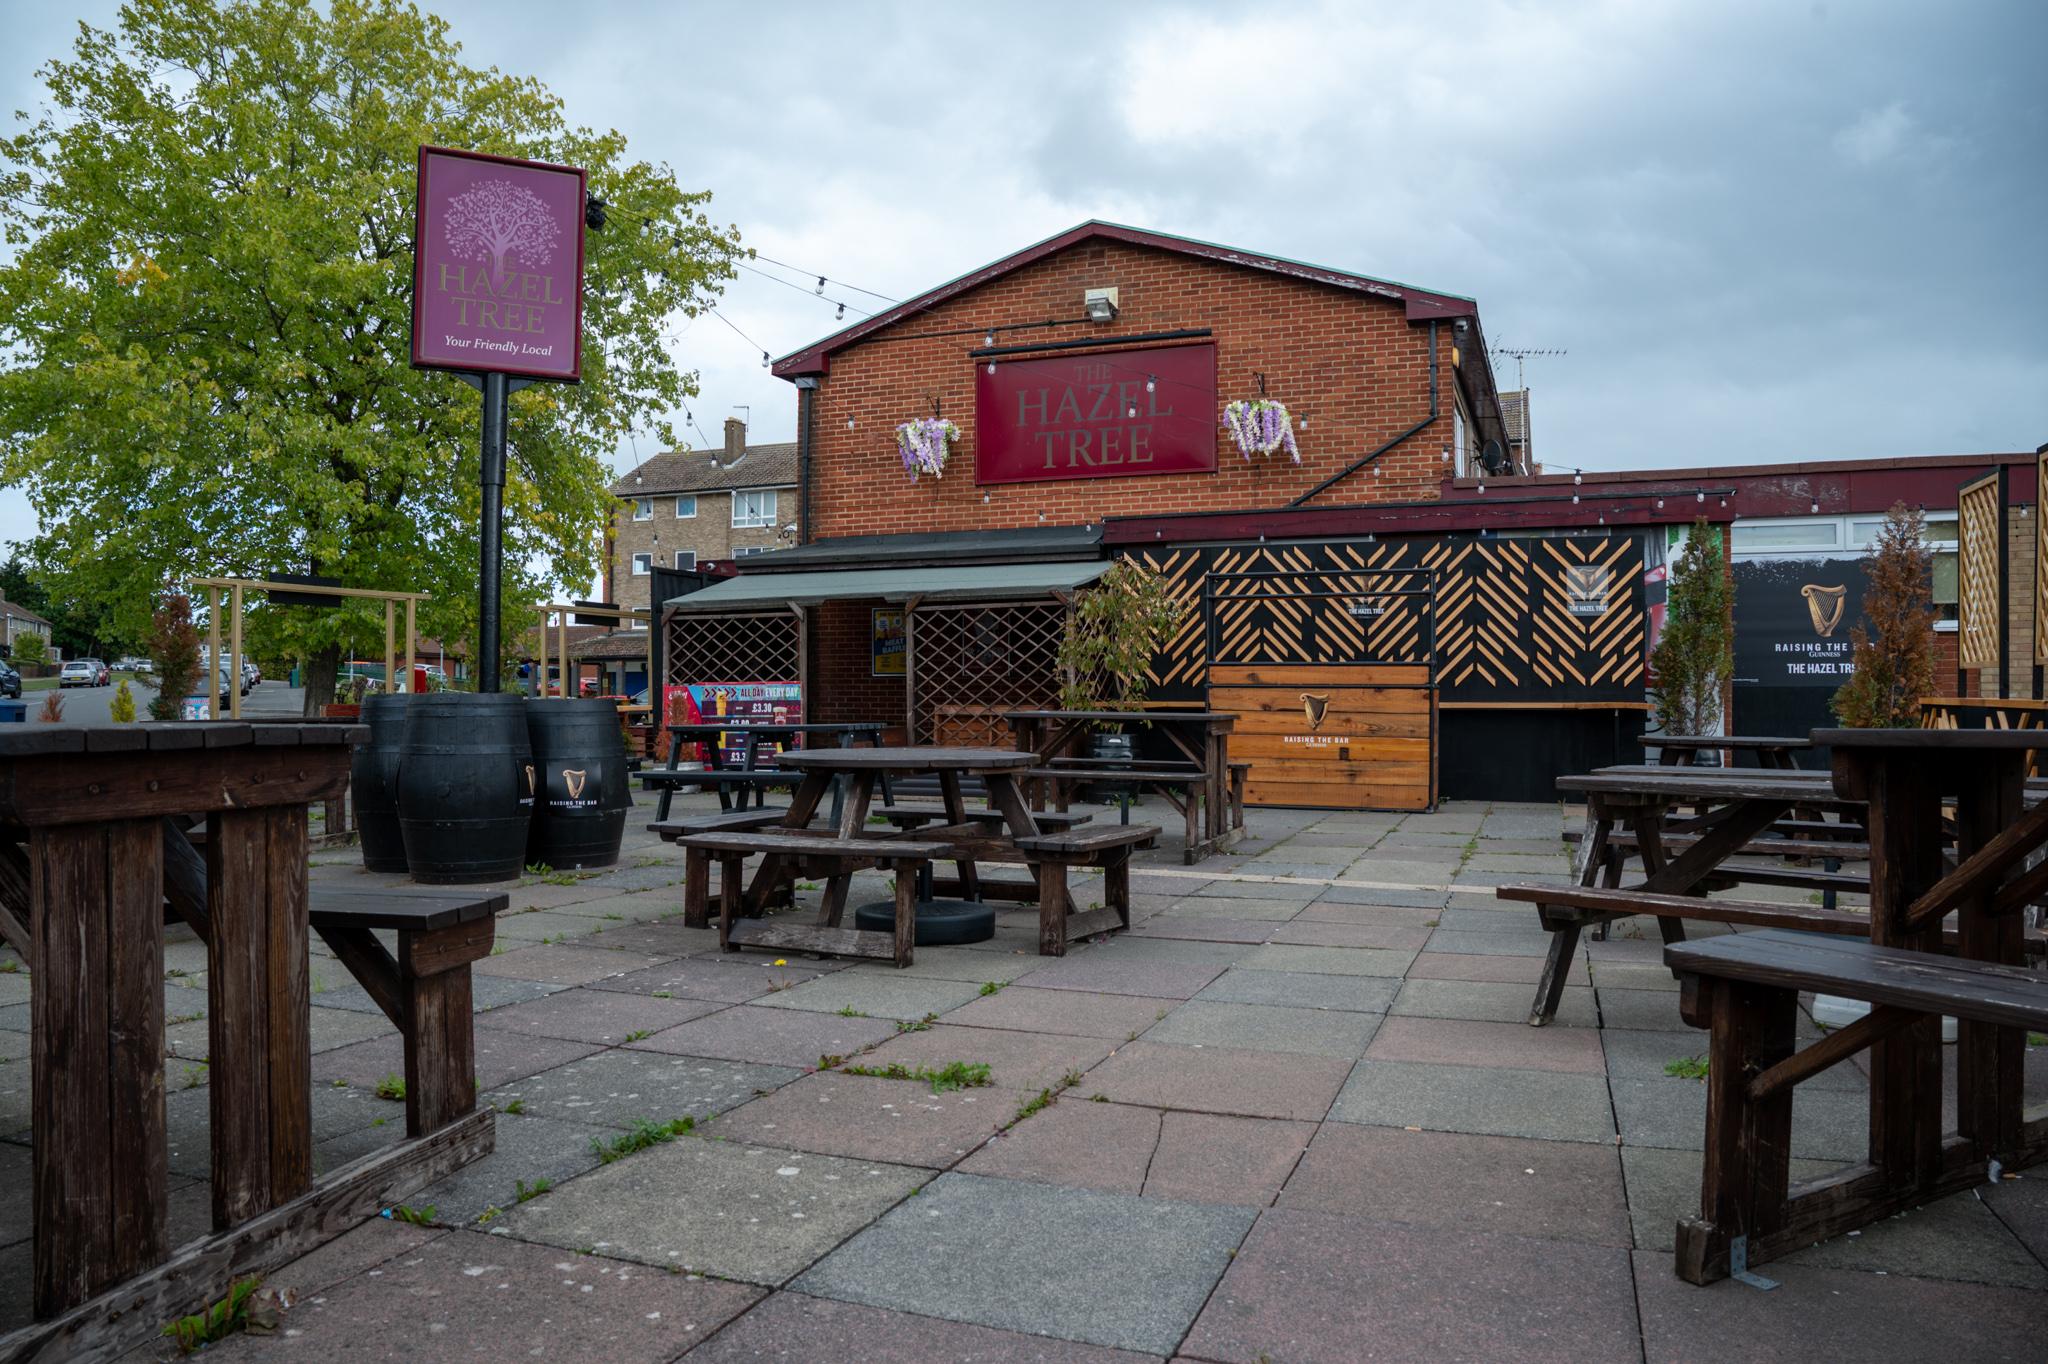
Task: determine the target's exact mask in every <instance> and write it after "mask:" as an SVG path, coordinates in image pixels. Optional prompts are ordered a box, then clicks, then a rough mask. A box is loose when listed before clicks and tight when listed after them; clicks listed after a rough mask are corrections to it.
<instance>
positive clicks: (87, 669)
mask: <svg viewBox="0 0 2048 1364" xmlns="http://www.w3.org/2000/svg"><path fill="white" fill-rule="evenodd" d="M106 668H107V665H106V664H104V663H102V662H100V661H99V660H98V659H97V658H74V659H72V660H71V661H70V662H68V663H66V664H65V665H64V666H63V668H62V669H61V670H59V672H58V673H57V686H58V688H59V689H60V690H61V689H63V688H65V687H97V686H99V685H100V682H101V674H102V673H104V672H105V671H106Z"/></svg>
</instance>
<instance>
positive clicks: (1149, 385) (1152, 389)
mask: <svg viewBox="0 0 2048 1364" xmlns="http://www.w3.org/2000/svg"><path fill="white" fill-rule="evenodd" d="M1158 390H1159V380H1157V379H1155V378H1153V377H1152V376H1151V375H1149V374H1148V375H1146V376H1145V391H1146V392H1147V393H1156V392H1158Z"/></svg>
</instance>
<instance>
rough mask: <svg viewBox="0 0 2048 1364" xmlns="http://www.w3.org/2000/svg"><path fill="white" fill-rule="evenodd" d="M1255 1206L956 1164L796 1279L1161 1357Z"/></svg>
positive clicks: (812, 1288)
mask: <svg viewBox="0 0 2048 1364" xmlns="http://www.w3.org/2000/svg"><path fill="white" fill-rule="evenodd" d="M1252 1216H1253V1214H1252V1213H1251V1212H1250V1211H1249V1210H1247V1209H1242V1208H1224V1207H1214V1206H1207V1205H1202V1204H1193V1203H1179V1202H1174V1201H1171V1200H1167V1199H1157V1198H1133V1197H1131V1196H1129V1195H1127V1194H1114V1193H1104V1192H1101V1191H1098V1190H1092V1189H1062V1188H1056V1187H1053V1186H1050V1185H1045V1184H1037V1183H1031V1182H1027V1181H1023V1180H1011V1179H987V1178H983V1177H980V1176H977V1175H964V1174H951V1175H946V1176H944V1177H942V1178H940V1179H939V1180H937V1181H935V1182H934V1183H932V1184H931V1185H929V1186H928V1187H927V1188H926V1189H925V1190H924V1191H923V1192H922V1193H921V1194H919V1195H918V1196H917V1197H916V1198H914V1199H911V1200H910V1201H908V1202H907V1203H905V1204H903V1205H902V1206H901V1207H898V1208H896V1209H895V1210H894V1211H892V1212H891V1213H890V1214H889V1215H888V1216H886V1217H884V1218H883V1219H882V1220H881V1221H879V1222H877V1223H876V1224H875V1225H874V1226H872V1227H870V1228H868V1229H867V1230H866V1231H864V1232H862V1233H861V1234H860V1235H858V1236H856V1237H854V1238H853V1240H852V1241H850V1242H848V1243H847V1244H846V1245H845V1246H844V1247H842V1248H841V1249H840V1250H838V1251H836V1252H834V1253H833V1254H832V1255H830V1256H828V1257H827V1258H826V1259H825V1260H824V1261H822V1262H821V1263H820V1264H818V1265H817V1266H815V1267H814V1268H813V1269H811V1270H810V1271H809V1272H808V1273H806V1274H804V1275H803V1276H802V1277H801V1278H800V1279H798V1280H797V1281H796V1283H795V1284H794V1285H793V1287H795V1288H796V1289H798V1290H799V1291H801V1292H805V1293H811V1294H816V1295H818V1296H820V1297H828V1298H840V1299H845V1300H847V1301H851V1302H858V1303H864V1304H866V1305H868V1306H872V1307H883V1308H894V1309H898V1310H901V1311H907V1312H915V1313H918V1314H920V1315H924V1316H932V1317H939V1318H943V1319H945V1320H949V1321H967V1322H974V1323H977V1324H979V1325H983V1326H992V1327H997V1328H1000V1329H1005V1330H1016V1331H1027V1332H1033V1333H1039V1332H1042V1333H1044V1334H1047V1335H1051V1336H1057V1337H1060V1338H1062V1339H1067V1340H1079V1341H1085V1342H1088V1343H1090V1344H1096V1345H1106V1346H1113V1347H1116V1348H1120V1349H1127V1350H1140V1351H1146V1352H1149V1353H1152V1354H1156V1355H1164V1354H1170V1353H1171V1352H1172V1351H1173V1350H1174V1348H1175V1347H1176V1346H1177V1345H1178V1344H1179V1343H1180V1340H1181V1337H1182V1336H1183V1335H1184V1334H1186V1332H1187V1328H1188V1325H1189V1323H1191V1322H1192V1321H1193V1320H1194V1319H1195V1316H1196V1314H1197V1313H1198V1312H1199V1311H1200V1310H1201V1307H1202V1303H1203V1302H1204V1300H1206V1299H1207V1297H1208V1295H1209V1292H1210V1290H1211V1289H1212V1288H1213V1287H1214V1286H1215V1284H1216V1281H1217V1279H1218V1278H1219V1277H1221V1276H1222V1274H1223V1271H1224V1269H1225V1267H1226V1266H1227V1265H1228V1264H1229V1257H1230V1254H1231V1252H1232V1251H1233V1250H1234V1249H1235V1248H1236V1247H1237V1245H1238V1243H1239V1241H1240V1240H1241V1239H1242V1238H1243V1236H1244V1233H1245V1229H1246V1228H1247V1227H1248V1226H1249V1225H1250V1223H1251V1219H1252ZM1051 1248H1057V1250H1056V1253H1053V1254H1048V1253H1047V1252H1048V1250H1049V1249H1051Z"/></svg>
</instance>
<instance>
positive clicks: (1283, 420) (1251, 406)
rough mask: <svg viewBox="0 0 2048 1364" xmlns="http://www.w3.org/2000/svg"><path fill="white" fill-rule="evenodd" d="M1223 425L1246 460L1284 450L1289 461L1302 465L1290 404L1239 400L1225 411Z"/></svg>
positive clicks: (1277, 401)
mask: <svg viewBox="0 0 2048 1364" xmlns="http://www.w3.org/2000/svg"><path fill="white" fill-rule="evenodd" d="M1223 426H1224V429H1225V430H1227V431H1229V432H1230V438H1231V439H1232V440H1234V441H1236V442H1237V448H1238V450H1239V452H1240V453H1242V454H1243V455H1244V457H1245V458H1246V459H1250V458H1251V457H1252V456H1253V455H1270V454H1272V453H1273V452H1274V451H1275V450H1285V451H1286V452H1287V455H1288V458H1290V459H1292V460H1293V461H1294V462H1295V463H1296V464H1299V463H1301V450H1300V449H1299V448H1298V447H1297V446H1296V445H1295V443H1294V422H1293V420H1292V419H1291V418H1289V417H1288V415H1287V404H1285V403H1283V402H1280V401H1279V400H1278V399H1275V398H1254V399H1251V400H1250V401H1248V402H1247V401H1245V400H1243V399H1239V400H1238V401H1237V402H1234V403H1228V404H1226V405H1225V406H1224V408H1223Z"/></svg>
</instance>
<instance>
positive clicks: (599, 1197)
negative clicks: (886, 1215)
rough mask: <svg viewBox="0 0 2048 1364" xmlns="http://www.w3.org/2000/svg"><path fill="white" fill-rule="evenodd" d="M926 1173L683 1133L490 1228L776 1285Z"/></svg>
mask: <svg viewBox="0 0 2048 1364" xmlns="http://www.w3.org/2000/svg"><path fill="white" fill-rule="evenodd" d="M930 1177H931V1174H930V1172H929V1171H927V1170H914V1169H907V1168H905V1167H903V1166H900V1165H887V1164H882V1163H878V1162H873V1161H859V1160H840V1159H836V1158H834V1157H832V1156H822V1155H816V1154H810V1153H800V1152H796V1151H790V1150H784V1149H780V1148H776V1147H770V1146H749V1145H746V1144H743V1143H740V1142H733V1141H706V1140H703V1139H702V1138H698V1137H679V1138H677V1139H676V1140H675V1141H672V1142H667V1143H664V1144H662V1145H660V1146H652V1147H649V1148H648V1149H647V1150H645V1151H642V1152H640V1153H638V1154H637V1155H632V1156H628V1157H627V1158H625V1159H624V1160H620V1161H615V1162H613V1163H612V1164H610V1165H607V1166H604V1167H603V1168H601V1169H597V1170H593V1171H591V1172H590V1173H589V1174H587V1175H584V1176H583V1177H582V1178H580V1179H575V1180H571V1181H570V1182H569V1183H567V1184H565V1185H563V1186H562V1187H560V1188H558V1189H555V1190H553V1191H552V1192H550V1193H547V1194H544V1195H542V1196H541V1197H539V1198H536V1199H534V1200H532V1201H531V1202H528V1203H522V1204H521V1205H519V1206H518V1207H517V1208H515V1209H513V1210H512V1211H510V1212H508V1213H506V1214H505V1215H504V1217H502V1218H500V1219H498V1221H496V1222H494V1223H493V1224H492V1227H493V1229H494V1230H498V1229H502V1230H503V1231H504V1232H505V1233H506V1234H508V1235H512V1236H516V1237H518V1238H520V1239H522V1240H529V1241H540V1242H544V1243H546V1244H548V1245H551V1246H560V1247H565V1248H568V1249H578V1248H581V1247H585V1246H594V1247H596V1248H597V1249H599V1250H600V1251H602V1252H603V1253H605V1254H607V1255H615V1256H620V1257H623V1258H626V1259H632V1260H638V1261H641V1262H642V1263H645V1264H652V1265H660V1266H663V1267H664V1268H675V1269H685V1270H695V1271H698V1272H701V1273H705V1274H715V1275H717V1276H719V1277H721V1278H728V1279H738V1280H741V1281H742V1282H745V1283H757V1284H767V1285H776V1284H781V1283H783V1282H785V1281H786V1280H788V1279H789V1278H790V1276H791V1275H793V1274H796V1273H797V1272H799V1271H800V1270H802V1269H803V1268H804V1267H805V1266H806V1265H809V1264H810V1263H812V1262H813V1261H814V1260H816V1259H817V1258H818V1257H819V1256H821V1255H823V1254H825V1253H826V1252H827V1251H829V1250H831V1249H832V1248H833V1247H834V1246H836V1245H838V1244H839V1243H840V1242H841V1241H843V1240H845V1239H846V1238H847V1237H848V1236H850V1235H852V1234H853V1233H854V1232H855V1231H857V1230H859V1229H860V1228H861V1227H864V1226H866V1225H867V1224H868V1223H870V1222H872V1221H874V1220H875V1219H876V1218H877V1217H879V1216H881V1215H882V1213H883V1212H884V1211H886V1210H887V1209H888V1208H889V1207H891V1206H892V1205H894V1204H895V1203H897V1202H898V1201H900V1200H901V1199H902V1198H904V1197H905V1196H906V1195H907V1194H909V1193H910V1191H911V1190H912V1189H915V1188H917V1187H918V1186H919V1185H921V1184H923V1183H924V1182H925V1181H926V1180H927V1179H929V1178H930Z"/></svg>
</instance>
